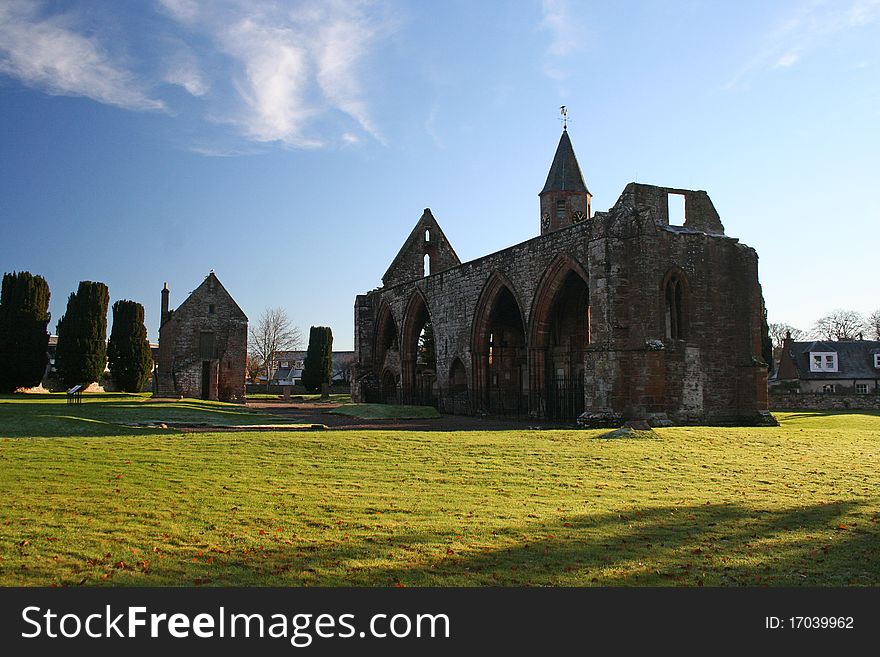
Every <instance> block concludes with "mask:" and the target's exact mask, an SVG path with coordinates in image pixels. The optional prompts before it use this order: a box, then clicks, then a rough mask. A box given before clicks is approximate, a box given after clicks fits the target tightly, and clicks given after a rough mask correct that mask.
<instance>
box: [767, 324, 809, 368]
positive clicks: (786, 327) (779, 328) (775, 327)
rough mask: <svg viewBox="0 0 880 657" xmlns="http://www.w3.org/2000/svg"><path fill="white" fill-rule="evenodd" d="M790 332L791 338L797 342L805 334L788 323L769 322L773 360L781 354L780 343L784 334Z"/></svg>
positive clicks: (783, 340)
mask: <svg viewBox="0 0 880 657" xmlns="http://www.w3.org/2000/svg"><path fill="white" fill-rule="evenodd" d="M786 333H790V334H791V339H792V340H794V341H795V342H797V341H798V340H802V339H804V338H805V337H806V336H807V334H806V333H805V332H804V331H801V330H800V329H799V328H795V327H794V326H791V325H790V324H770V339H771V340H772V341H773V360H779V357H780V356H781V355H782V343H783V342H785V334H786Z"/></svg>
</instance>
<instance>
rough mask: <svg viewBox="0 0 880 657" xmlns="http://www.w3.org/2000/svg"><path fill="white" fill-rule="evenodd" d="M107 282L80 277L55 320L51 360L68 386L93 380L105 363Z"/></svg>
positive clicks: (102, 370)
mask: <svg viewBox="0 0 880 657" xmlns="http://www.w3.org/2000/svg"><path fill="white" fill-rule="evenodd" d="M109 303H110V294H109V292H108V291H107V286H106V285H104V284H103V283H95V282H93V281H80V284H79V288H78V289H77V291H76V292H75V293H71V295H70V298H69V299H68V300H67V310H66V311H65V313H64V315H63V316H62V317H61V319H60V320H58V347H57V348H56V352H55V362H56V367H57V369H58V374H59V376H60V377H61V381H62V382H63V383H64V385H65V386H67V387H68V388H69V387H71V386H74V385H76V384H78V383H80V384H83V385H88V384H90V383H93V382H95V381H97V380H98V379H99V378H100V377H101V374H103V373H104V367H105V366H106V365H107V305H108V304H109Z"/></svg>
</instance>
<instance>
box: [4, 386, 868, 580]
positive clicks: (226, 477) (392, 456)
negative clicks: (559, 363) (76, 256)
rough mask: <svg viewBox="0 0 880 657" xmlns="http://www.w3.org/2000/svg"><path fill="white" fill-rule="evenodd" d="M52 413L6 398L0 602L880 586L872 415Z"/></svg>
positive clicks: (92, 403) (136, 409)
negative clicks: (305, 418) (637, 423)
mask: <svg viewBox="0 0 880 657" xmlns="http://www.w3.org/2000/svg"><path fill="white" fill-rule="evenodd" d="M53 397H54V396H53ZM53 397H50V398H36V399H28V398H25V400H24V401H22V397H15V398H10V397H5V398H0V584H2V585H51V584H57V585H76V584H84V585H115V586H119V585H192V584H204V585H220V586H225V585H278V586H286V585H293V586H299V585H323V586H334V585H368V586H372V585H379V586H389V585H405V586H419V585H440V586H446V585H456V586H458V585H522V584H525V585H574V586H590V585H630V586H651V585H701V584H705V585H707V586H710V585H722V586H728V585H734V586H735V585H743V584H747V585H763V584H769V585H813V586H832V585H833V586H838V585H842V586H846V585H871V586H877V585H880V549H878V548H880V486H878V484H880V475H878V470H880V467H878V466H880V414H859V413H847V414H838V415H826V414H821V413H808V412H804V413H780V414H777V417H778V418H779V420H780V422H781V426H779V427H772V428H750V429H743V428H706V427H690V428H669V429H660V430H656V435H657V438H655V439H637V440H629V439H618V440H602V439H599V438H597V436H599V435H600V434H601V433H603V432H601V431H525V430H524V431H501V432H476V431H474V432H455V433H453V432H450V433H442V432H431V433H419V432H402V431H326V432H318V433H309V432H304V433H280V432H279V433H272V432H266V433H257V432H235V433H231V432H230V433H180V432H177V431H173V430H163V429H155V428H148V429H146V428H129V427H122V426H119V425H118V424H116V423H117V422H137V421H145V420H144V418H147V419H170V417H169V415H170V414H175V413H177V414H180V415H184V416H187V417H200V418H215V419H214V420H209V419H204V421H208V422H212V421H217V422H219V421H220V420H218V419H217V418H222V423H224V424H231V423H232V421H240V422H241V423H242V424H249V423H253V422H254V419H253V418H254V417H255V415H254V414H252V413H249V412H248V411H247V410H246V409H243V408H241V407H238V406H230V405H224V404H210V403H207V402H194V401H185V402H178V403H167V404H162V403H147V400H146V399H145V398H143V397H137V396H133V397H128V396H122V395H105V396H101V397H99V396H87V398H86V399H87V400H88V401H87V402H86V403H84V404H83V405H81V406H79V407H73V406H71V407H68V406H66V405H65V404H64V403H63V400H61V399H60V398H59V399H55V398H53ZM257 417H258V416H257ZM258 421H261V422H262V421H265V418H259V420H258ZM273 421H274V420H273Z"/></svg>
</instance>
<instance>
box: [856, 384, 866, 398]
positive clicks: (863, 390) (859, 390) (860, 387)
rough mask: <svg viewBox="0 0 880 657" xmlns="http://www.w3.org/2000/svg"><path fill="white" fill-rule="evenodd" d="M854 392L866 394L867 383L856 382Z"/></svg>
mask: <svg viewBox="0 0 880 657" xmlns="http://www.w3.org/2000/svg"><path fill="white" fill-rule="evenodd" d="M856 394H858V395H867V394H868V384H867V383H857V384H856Z"/></svg>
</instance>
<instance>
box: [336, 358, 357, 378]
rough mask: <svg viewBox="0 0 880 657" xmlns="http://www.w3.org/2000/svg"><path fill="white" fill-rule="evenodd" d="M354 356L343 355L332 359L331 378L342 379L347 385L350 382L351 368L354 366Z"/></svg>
mask: <svg viewBox="0 0 880 657" xmlns="http://www.w3.org/2000/svg"><path fill="white" fill-rule="evenodd" d="M354 360H355V359H354V354H343V355H340V356H337V357H335V358H334V359H333V376H334V377H337V376H338V377H342V380H343V381H345V382H346V383H348V382H349V381H351V368H352V366H353V365H354Z"/></svg>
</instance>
